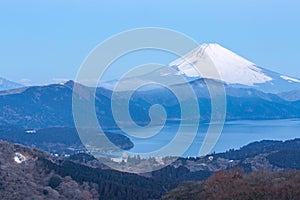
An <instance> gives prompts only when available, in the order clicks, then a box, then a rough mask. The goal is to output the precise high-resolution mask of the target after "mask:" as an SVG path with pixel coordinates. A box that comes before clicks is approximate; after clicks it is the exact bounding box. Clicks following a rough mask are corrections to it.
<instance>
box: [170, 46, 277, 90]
mask: <svg viewBox="0 0 300 200" xmlns="http://www.w3.org/2000/svg"><path fill="white" fill-rule="evenodd" d="M169 66H173V67H176V68H177V69H178V70H179V74H184V75H186V76H187V77H202V78H211V79H215V80H221V81H223V82H225V83H228V84H242V85H247V86H252V85H254V84H257V83H265V82H268V81H271V80H272V78H271V77H270V76H268V75H266V74H264V73H263V70H262V69H261V68H259V67H257V66H256V65H255V64H254V63H252V62H250V61H248V60H246V59H244V58H242V57H241V56H239V55H237V54H235V53H233V52H232V51H230V50H228V49H225V48H224V47H222V46H220V45H218V44H203V45H201V46H199V47H197V48H196V49H194V50H192V51H191V52H189V53H188V54H186V55H185V56H183V57H182V58H179V59H177V60H175V61H174V62H172V63H170V64H169ZM213 67H215V69H214V68H213ZM195 68H197V69H198V70H196V69H195ZM214 71H217V72H218V74H216V73H215V72H214ZM199 72H200V74H201V76H200V75H199Z"/></svg>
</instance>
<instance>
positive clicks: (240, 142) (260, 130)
mask: <svg viewBox="0 0 300 200" xmlns="http://www.w3.org/2000/svg"><path fill="white" fill-rule="evenodd" d="M207 128H208V124H203V125H200V128H199V129H198V132H197V135H196V137H195V139H194V141H193V144H192V145H191V146H190V148H189V149H188V151H187V152H185V153H184V155H183V156H197V155H199V150H200V147H201V145H202V141H203V139H204V136H205V134H206V131H207ZM177 130H178V125H176V124H175V125H168V126H165V127H164V128H163V129H162V130H161V131H160V132H159V133H158V134H156V135H155V136H153V137H150V138H147V139H140V138H136V137H132V136H130V135H127V136H128V137H129V138H130V139H131V140H132V141H133V143H134V145H135V146H134V148H133V149H131V150H130V151H131V152H134V153H148V152H151V151H155V150H158V149H160V148H162V147H164V146H165V145H166V144H168V143H169V142H170V141H171V140H172V139H173V138H174V136H175V135H176V133H177ZM148 131H149V132H151V129H149V130H148ZM141 134H143V133H141ZM192 135H193V133H192V132H189V131H186V132H185V133H184V136H185V137H184V138H185V139H186V140H189V139H190V138H191V137H192ZM294 138H300V119H284V120H259V121H257V120H243V121H231V122H226V124H225V125H224V128H223V131H222V134H221V136H220V138H219V140H218V142H217V144H216V145H215V147H214V148H213V150H212V152H224V151H226V150H229V149H238V148H240V147H242V146H244V145H247V144H249V143H251V142H254V141H260V140H288V139H294ZM183 143H184V141H183Z"/></svg>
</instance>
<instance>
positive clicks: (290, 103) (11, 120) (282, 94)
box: [0, 44, 300, 129]
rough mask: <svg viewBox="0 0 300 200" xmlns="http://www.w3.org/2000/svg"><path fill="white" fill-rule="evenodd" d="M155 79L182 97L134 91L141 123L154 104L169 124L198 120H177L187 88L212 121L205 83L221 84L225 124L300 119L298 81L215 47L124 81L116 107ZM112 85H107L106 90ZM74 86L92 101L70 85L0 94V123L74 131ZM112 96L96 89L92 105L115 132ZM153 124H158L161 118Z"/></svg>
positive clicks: (134, 111) (134, 113) (151, 89)
mask: <svg viewBox="0 0 300 200" xmlns="http://www.w3.org/2000/svg"><path fill="white" fill-rule="evenodd" d="M190 63H193V65H194V67H195V68H197V69H200V71H202V70H204V71H205V70H206V73H204V74H202V75H203V76H200V75H199V73H198V72H197V71H196V70H195V68H193V67H192V66H191V64H190ZM213 66H214V67H215V68H216V69H217V70H218V71H219V74H220V76H221V78H220V77H217V76H216V77H214V76H213V75H214V74H213V73H211V74H210V67H213ZM166 69H172V70H166ZM166 72H169V73H166ZM210 75H211V76H210ZM178 76H181V77H183V78H185V80H186V81H185V82H181V83H177V82H173V81H172V80H175V79H176V78H178ZM153 77H155V78H158V79H159V80H164V81H165V82H168V83H169V86H170V88H171V89H176V91H180V93H181V96H183V97H184V98H182V100H181V102H179V101H178V99H176V96H174V94H173V93H172V91H170V90H169V89H168V88H165V87H162V86H159V85H155V86H147V87H144V88H141V89H139V90H137V91H135V92H134V93H133V95H132V96H131V98H130V102H129V110H130V114H131V117H132V119H133V120H134V121H135V122H136V123H137V124H140V125H146V124H148V123H149V122H150V117H149V112H148V111H149V109H150V108H151V106H152V105H154V104H160V105H162V106H163V107H164V108H165V109H166V113H167V121H169V122H172V121H178V120H193V119H197V118H198V117H199V116H195V115H194V114H193V113H194V112H193V110H194V109H195V108H190V111H188V112H190V114H188V115H186V116H187V118H186V119H183V118H181V111H180V106H182V105H190V101H191V99H189V95H186V93H185V92H187V91H185V87H186V85H187V84H189V85H190V86H192V88H193V90H194V92H195V94H196V97H197V101H198V104H199V107H200V114H201V116H200V118H201V120H202V121H204V122H209V120H210V118H211V96H210V93H209V90H208V87H207V84H210V85H212V86H213V87H219V86H222V87H223V86H224V88H225V91H226V99H227V104H226V106H227V113H226V120H238V119H282V118H297V117H300V80H298V79H296V78H292V77H288V76H285V75H280V74H278V73H276V72H272V71H269V70H266V69H263V68H260V67H258V66H256V65H255V64H253V63H252V62H249V61H247V60H246V59H244V58H242V57H240V56H238V55H237V54H235V53H233V52H231V51H229V50H227V49H225V48H223V47H221V46H220V45H217V44H208V45H207V44H205V45H201V46H200V47H199V48H197V49H195V50H193V51H192V52H190V53H188V54H187V55H186V56H184V57H183V58H180V59H178V60H176V61H174V62H172V63H171V64H170V65H169V66H168V67H162V68H160V69H157V70H154V71H152V72H150V73H147V74H144V75H139V76H136V77H132V78H129V79H125V80H122V81H121V82H120V83H121V84H122V86H123V88H125V89H124V90H120V91H114V93H115V96H117V98H118V100H117V101H118V103H119V105H118V106H119V107H120V108H127V107H126V106H127V105H123V104H122V100H123V99H124V98H125V97H126V96H128V94H129V93H130V92H131V91H130V86H131V84H133V83H136V82H138V81H144V80H151V78H153ZM4 82H5V81H4ZM4 82H3V83H4ZM115 83H116V82H114V81H113V82H108V83H106V84H105V86H108V85H110V86H111V85H112V84H115ZM74 84H77V85H78V86H80V90H81V92H82V93H83V94H84V95H85V96H84V97H82V96H80V95H81V94H78V98H79V99H81V100H80V101H86V103H87V101H89V99H91V98H94V94H92V91H93V88H89V87H87V86H84V85H80V84H79V83H74V82H73V81H68V82H66V83H61V84H52V85H47V86H33V87H23V88H18V89H12V90H5V91H1V92H0V125H17V126H22V127H25V128H46V127H55V126H61V127H74V121H73V115H72V92H73V86H74ZM15 86H17V85H15ZM112 94H113V91H112V90H111V89H110V87H106V88H105V87H98V88H97V89H96V94H95V97H96V98H95V107H96V112H97V116H98V120H99V123H100V124H101V126H102V127H103V128H104V129H110V128H117V125H116V122H115V120H114V118H113V115H112V110H111V98H112ZM119 100H120V101H119ZM83 103H84V102H83ZM187 107H188V106H187ZM83 112H84V111H83ZM154 120H156V123H161V119H160V117H158V118H157V119H154ZM122 123H125V124H126V122H122Z"/></svg>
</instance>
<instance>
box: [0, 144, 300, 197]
mask: <svg viewBox="0 0 300 200" xmlns="http://www.w3.org/2000/svg"><path fill="white" fill-rule="evenodd" d="M299 147H300V139H295V140H290V141H285V142H282V141H261V142H255V143H251V144H249V145H247V146H245V147H242V148H241V149H239V150H230V151H227V152H225V153H220V154H212V155H207V156H205V157H201V158H179V159H178V160H177V161H176V162H174V163H173V164H171V165H169V166H166V167H164V168H162V169H160V170H158V171H153V172H149V173H146V174H131V173H125V172H119V171H115V170H111V169H109V168H108V167H107V166H105V165H103V164H102V163H100V162H99V161H98V160H96V159H95V158H94V157H93V156H91V155H88V154H85V153H79V154H74V155H71V156H67V157H66V156H58V157H57V156H51V155H50V154H48V153H46V152H43V151H40V150H37V149H34V148H29V147H24V146H21V145H17V144H11V143H8V142H0V199H8V200H10V199H125V200H126V199H128V200H131V199H161V198H162V196H163V197H164V198H165V199H222V198H221V197H224V199H232V197H234V199H245V198H246V199H299V194H300V192H299V188H300V187H299V186H300V185H299V183H300V172H299V171H293V170H297V169H298V170H299V169H300V159H299V158H300V151H299ZM131 159H132V160H131V163H135V164H136V165H138V164H139V163H140V162H148V163H149V164H156V163H155V162H156V161H155V159H148V160H145V159H141V158H131ZM164 159H168V158H164ZM120 165H123V167H126V166H127V164H126V163H120ZM280 195H282V196H280Z"/></svg>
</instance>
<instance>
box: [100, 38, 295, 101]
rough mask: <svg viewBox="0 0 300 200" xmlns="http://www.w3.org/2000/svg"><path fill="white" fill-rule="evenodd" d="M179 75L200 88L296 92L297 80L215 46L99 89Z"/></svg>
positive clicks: (170, 79)
mask: <svg viewBox="0 0 300 200" xmlns="http://www.w3.org/2000/svg"><path fill="white" fill-rule="evenodd" d="M169 69H172V70H169ZM179 76H181V77H184V78H185V79H186V82H189V83H191V84H195V82H196V83H197V84H199V82H202V83H201V84H202V85H203V84H205V81H207V80H209V81H214V82H216V83H221V84H224V86H225V87H226V88H227V89H232V88H233V89H234V90H236V89H237V88H241V89H254V90H257V91H260V92H264V93H272V94H280V93H286V92H291V91H299V90H300V79H297V78H294V77H289V76H287V75H283V74H279V73H277V72H274V71H271V70H268V69H265V68H262V67H259V66H257V65H256V64H254V63H253V62H251V61H248V60H247V59H245V58H243V57H241V56H239V55H237V54H236V53H234V52H232V51H230V50H228V49H226V48H224V47H222V46H220V45H219V44H202V45H200V46H199V47H197V48H196V49H194V50H192V51H190V52H189V53H187V54H186V55H184V56H183V57H181V58H178V59H177V60H175V61H173V62H171V63H170V64H168V65H167V66H163V67H161V68H158V69H155V70H153V71H150V72H147V73H144V74H143V73H141V74H139V75H136V76H133V77H130V78H125V79H122V80H113V81H107V82H102V83H101V84H100V85H99V86H101V87H105V88H108V89H111V90H113V88H114V87H115V85H116V84H117V83H118V84H120V85H122V87H123V88H125V90H126V88H128V90H130V87H131V85H133V84H136V83H139V82H140V83H143V82H144V81H145V80H150V81H151V80H154V81H160V80H162V81H163V82H164V83H166V82H168V83H169V84H170V85H172V84H173V83H175V84H176V80H177V79H178V77H179ZM147 88H148V89H153V88H151V87H147ZM296 99H297V98H296ZM299 99H300V96H299Z"/></svg>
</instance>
